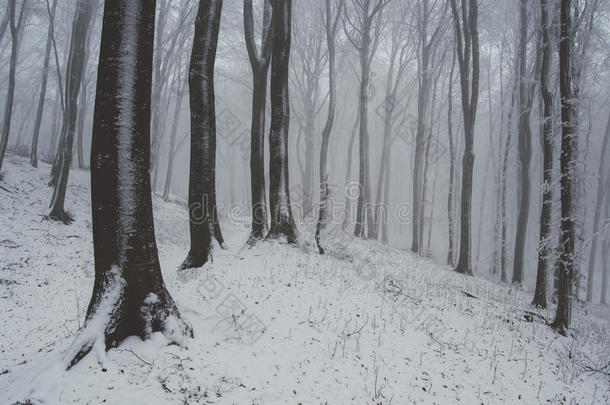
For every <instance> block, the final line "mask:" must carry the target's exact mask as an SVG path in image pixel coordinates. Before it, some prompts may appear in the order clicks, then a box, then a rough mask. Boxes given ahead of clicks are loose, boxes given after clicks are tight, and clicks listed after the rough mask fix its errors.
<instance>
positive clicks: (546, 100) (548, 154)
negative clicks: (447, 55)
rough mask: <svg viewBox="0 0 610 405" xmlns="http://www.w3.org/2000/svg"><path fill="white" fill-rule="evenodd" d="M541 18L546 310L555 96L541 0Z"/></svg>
mask: <svg viewBox="0 0 610 405" xmlns="http://www.w3.org/2000/svg"><path fill="white" fill-rule="evenodd" d="M540 19H541V30H542V50H541V51H542V65H541V70H540V93H541V96H542V103H543V107H542V109H543V111H542V126H541V130H542V154H543V168H542V177H543V181H542V210H541V212H540V242H539V244H538V271H537V273H536V290H535V292H534V299H533V301H532V305H534V306H535V307H537V308H546V307H547V302H546V284H547V272H548V267H549V265H548V264H549V253H550V252H551V249H550V246H549V240H550V238H551V223H552V213H553V187H552V183H553V93H552V91H551V86H550V77H549V76H550V67H551V66H550V65H551V59H552V51H551V39H550V35H549V24H550V21H549V12H548V1H547V0H540Z"/></svg>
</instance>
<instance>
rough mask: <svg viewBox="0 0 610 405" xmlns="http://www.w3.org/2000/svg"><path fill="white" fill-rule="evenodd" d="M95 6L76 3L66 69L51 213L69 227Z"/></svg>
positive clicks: (86, 2)
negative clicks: (69, 189) (69, 197)
mask: <svg viewBox="0 0 610 405" xmlns="http://www.w3.org/2000/svg"><path fill="white" fill-rule="evenodd" d="M95 3H96V2H95V1H90V0H79V1H78V3H77V4H76V12H75V14H74V22H73V24H72V35H71V40H70V53H69V55H70V56H69V58H68V64H67V68H66V87H65V94H64V96H65V101H64V111H63V124H62V129H61V135H60V137H61V139H62V142H61V143H60V145H61V146H60V148H61V149H60V151H59V156H60V158H59V164H58V170H57V172H56V174H57V177H56V178H55V181H54V185H55V188H54V190H53V198H52V200H51V212H50V213H49V218H50V219H53V220H56V221H61V222H63V223H65V224H68V223H70V222H71V221H72V218H71V216H70V215H69V214H68V213H67V212H66V211H65V209H64V201H65V199H66V189H67V187H68V176H69V173H70V166H71V164H72V149H73V145H74V132H75V130H76V118H77V113H78V105H77V100H78V94H79V93H80V87H81V83H82V79H83V72H84V69H85V45H86V42H87V34H88V32H89V24H90V20H91V15H92V13H93V10H94V6H95Z"/></svg>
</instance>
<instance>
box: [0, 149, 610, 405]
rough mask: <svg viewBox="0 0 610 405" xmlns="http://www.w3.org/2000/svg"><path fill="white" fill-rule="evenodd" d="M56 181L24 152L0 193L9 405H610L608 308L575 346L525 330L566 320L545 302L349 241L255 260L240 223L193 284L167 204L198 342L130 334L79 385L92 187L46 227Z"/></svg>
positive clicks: (168, 227)
mask: <svg viewBox="0 0 610 405" xmlns="http://www.w3.org/2000/svg"><path fill="white" fill-rule="evenodd" d="M48 173H49V167H48V166H46V165H41V167H40V168H39V169H33V168H31V167H29V166H28V165H27V161H26V160H25V159H22V158H17V157H14V156H8V157H7V161H6V163H5V172H4V179H3V180H2V182H1V183H0V184H1V185H2V187H3V188H5V189H6V190H9V191H10V192H9V191H5V190H2V189H0V264H1V270H0V307H1V308H2V312H1V315H0V403H1V404H5V403H7V404H11V403H14V402H16V401H24V400H25V399H26V398H28V399H30V400H31V401H32V402H33V403H45V404H72V403H74V404H85V403H91V404H97V403H102V402H104V403H107V404H153V405H154V404H183V403H189V404H208V403H216V404H233V403H236V404H251V403H253V404H273V403H287V402H289V403H303V404H310V403H313V404H318V403H329V404H347V403H355V404H365V403H382V404H389V403H393V404H404V403H424V404H435V403H436V404H444V403H466V404H471V403H524V404H533V403H547V402H549V403H572V402H574V403H583V404H605V403H608V402H609V401H610V381H609V377H608V376H607V375H603V374H602V373H596V372H593V371H591V370H587V368H592V369H595V368H599V367H602V366H603V365H605V364H607V363H608V361H609V358H610V353H609V352H610V350H608V348H609V347H610V345H609V340H610V333H609V330H610V327H609V323H610V321H609V315H608V308H607V307H599V306H584V304H580V303H579V304H576V305H575V307H574V333H573V336H570V337H562V336H559V335H557V334H556V333H554V332H553V331H552V330H551V329H550V328H548V327H547V326H546V325H545V324H543V323H542V322H541V321H540V320H538V319H534V321H533V322H528V321H526V320H525V319H524V311H533V312H537V313H539V314H540V315H541V316H543V317H545V318H546V319H551V318H552V315H553V311H552V310H549V311H534V310H533V308H531V306H530V305H529V302H530V300H531V292H524V291H522V290H519V289H513V288H511V287H508V286H502V285H496V284H494V283H492V282H489V281H486V280H482V279H479V278H473V277H465V276H461V275H458V274H455V273H454V272H452V271H450V269H448V268H447V267H445V266H441V265H439V264H437V263H435V262H433V261H431V260H428V259H424V258H419V257H416V256H413V255H411V254H409V253H406V252H402V251H399V250H395V249H391V248H388V247H385V246H383V245H381V244H377V243H372V242H365V241H359V240H353V239H352V238H350V237H347V236H345V235H342V234H340V233H336V232H335V233H333V232H330V234H331V235H333V238H335V242H336V243H339V241H341V243H342V244H343V245H342V246H341V249H334V251H336V252H340V254H335V255H324V256H320V255H318V254H316V253H313V252H306V251H304V250H302V249H298V248H294V247H291V246H288V245H286V244H283V243H279V242H277V241H268V242H260V243H259V244H257V245H256V246H255V247H254V248H251V249H250V248H247V247H244V243H245V241H246V240H247V238H248V234H249V228H248V226H247V225H244V224H239V225H232V224H230V223H228V222H226V221H224V222H223V223H222V226H223V234H224V235H225V236H226V237H227V239H228V240H227V242H228V243H227V245H228V246H232V247H233V248H232V249H221V248H218V249H215V250H214V254H215V256H214V260H213V261H211V262H208V263H207V264H206V265H205V266H204V267H203V268H201V269H192V270H186V271H180V272H178V271H177V268H178V266H179V265H180V263H181V262H182V260H183V259H184V257H185V256H186V254H187V251H188V246H189V244H188V223H187V221H188V213H187V212H186V210H185V208H184V207H181V206H179V205H177V204H172V203H165V202H163V201H162V200H161V199H157V198H155V199H154V200H153V201H154V211H155V226H156V235H157V240H158V245H159V254H160V260H161V266H162V270H163V277H164V279H165V282H166V285H167V288H168V291H169V292H170V293H171V294H172V296H173V298H174V299H175V301H176V303H177V304H178V306H179V309H180V313H181V314H182V316H183V317H184V318H186V320H187V321H188V322H189V323H191V324H192V326H193V331H194V338H184V347H180V346H177V345H168V344H167V343H168V342H169V340H168V339H167V337H165V336H164V335H163V334H161V333H154V334H153V335H152V337H151V339H149V340H148V341H145V342H143V341H141V340H140V339H139V338H137V337H131V338H129V339H127V340H126V341H124V342H123V344H122V345H121V346H120V347H119V348H116V349H112V350H110V351H109V352H108V353H106V354H105V355H104V354H103V353H100V351H102V352H103V348H101V349H100V350H94V351H92V353H90V354H89V355H88V356H86V357H85V358H84V359H83V360H82V361H81V362H80V363H78V364H77V365H76V366H74V367H73V368H71V369H70V370H69V371H65V367H63V365H62V358H64V354H65V353H66V350H69V349H70V348H71V347H73V345H74V344H75V342H74V339H75V337H76V336H77V331H78V330H79V328H80V327H81V326H82V323H83V320H84V316H85V313H86V308H87V305H88V302H89V299H90V295H91V290H92V286H93V249H92V242H91V220H90V208H89V198H90V194H89V186H88V183H89V173H88V172H86V171H81V170H77V169H74V171H73V173H72V175H71V183H70V185H69V187H68V191H67V197H66V198H67V200H66V207H68V209H69V210H70V211H71V212H72V214H73V216H74V217H75V222H74V223H73V224H71V225H68V226H66V225H63V224H58V223H56V222H53V221H47V220H44V219H43V217H44V215H45V214H46V212H47V203H48V201H49V198H50V195H51V192H52V190H51V189H49V188H48V187H47V186H46V180H47V178H48ZM310 234H311V232H310V233H308V230H304V232H303V235H310ZM332 250H333V249H331V251H332ZM115 281H116V282H117V283H116V288H114V289H111V291H114V292H117V291H118V293H117V294H119V295H120V289H121V287H120V286H121V283H120V278H118V279H117V280H115ZM113 294H114V293H113ZM113 294H110V295H112V297H110V296H109V297H107V298H108V299H107V300H103V301H104V302H105V303H107V304H108V305H109V304H110V303H111V302H112V301H113V300H114V299H115V298H116V297H115V296H114V295H113ZM147 302H149V303H150V304H151V305H152V304H154V302H155V297H152V296H150V297H148V299H147ZM104 305H106V304H104ZM109 311H110V309H109V310H108V311H101V313H102V314H107V313H109ZM168 321H169V322H170V324H171V322H172V320H168ZM90 323H91V321H90ZM176 323H177V321H176ZM91 338H92V339H94V338H95V337H94V336H91ZM104 358H105V360H104ZM100 359H101V360H102V364H100V363H99V361H100Z"/></svg>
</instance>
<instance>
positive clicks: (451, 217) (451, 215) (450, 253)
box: [447, 52, 456, 266]
mask: <svg viewBox="0 0 610 405" xmlns="http://www.w3.org/2000/svg"><path fill="white" fill-rule="evenodd" d="M454 69H455V52H453V57H452V62H451V73H450V74H449V93H448V94H447V135H448V137H449V191H448V193H447V220H448V222H449V225H448V232H449V248H448V249H447V265H449V266H453V265H454V261H453V260H454V256H455V254H454V250H455V211H454V207H453V205H454V198H455V197H454V194H455V157H456V156H455V155H456V152H455V141H454V139H453V72H454Z"/></svg>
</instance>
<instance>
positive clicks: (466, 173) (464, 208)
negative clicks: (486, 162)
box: [451, 0, 479, 275]
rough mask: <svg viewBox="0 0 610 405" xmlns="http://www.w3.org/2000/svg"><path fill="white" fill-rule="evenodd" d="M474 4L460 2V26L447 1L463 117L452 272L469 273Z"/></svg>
mask: <svg viewBox="0 0 610 405" xmlns="http://www.w3.org/2000/svg"><path fill="white" fill-rule="evenodd" d="M478 7H479V6H478V3H477V0H469V2H468V7H467V9H466V0H463V1H462V10H461V14H462V18H461V20H462V23H460V16H459V13H458V8H457V6H456V0H451V9H452V12H453V22H454V25H455V32H456V39H457V41H456V42H457V54H458V64H459V70H460V85H461V89H462V112H463V115H464V156H463V158H462V194H461V205H460V255H459V259H458V264H457V267H456V269H455V270H456V271H457V272H458V273H462V274H469V275H470V274H472V265H471V238H470V227H471V221H470V218H471V215H472V180H473V169H474V152H473V149H474V126H475V122H476V114H477V102H478V96H479V34H478V27H477V25H478V22H477V20H478Z"/></svg>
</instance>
